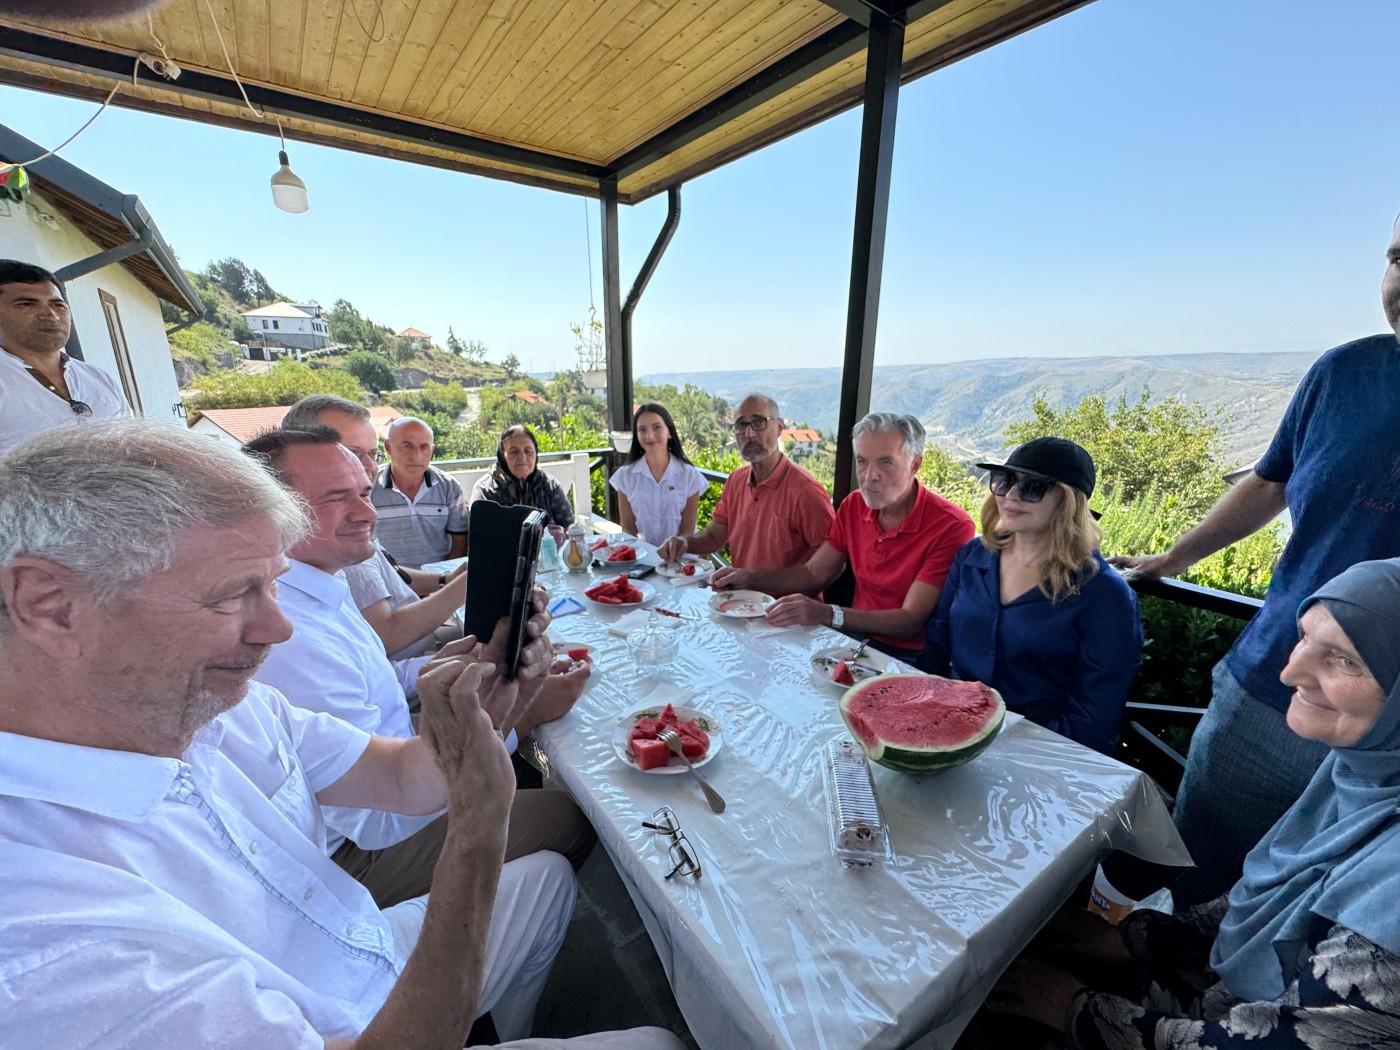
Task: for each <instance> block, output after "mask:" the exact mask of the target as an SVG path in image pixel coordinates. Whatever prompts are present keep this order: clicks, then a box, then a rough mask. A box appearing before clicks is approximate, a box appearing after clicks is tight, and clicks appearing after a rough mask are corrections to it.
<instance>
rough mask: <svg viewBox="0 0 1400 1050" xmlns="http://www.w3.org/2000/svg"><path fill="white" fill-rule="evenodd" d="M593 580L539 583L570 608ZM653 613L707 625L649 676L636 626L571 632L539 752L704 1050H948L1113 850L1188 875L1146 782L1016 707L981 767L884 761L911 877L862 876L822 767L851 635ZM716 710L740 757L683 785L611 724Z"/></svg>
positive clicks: (583, 622)
mask: <svg viewBox="0 0 1400 1050" xmlns="http://www.w3.org/2000/svg"><path fill="white" fill-rule="evenodd" d="M597 579H598V577H590V576H571V575H568V574H566V573H563V572H559V573H553V574H550V575H548V576H544V577H542V578H541V582H542V583H544V584H545V585H546V586H549V587H550V588H551V589H552V590H553V592H554V593H555V594H560V593H565V592H571V593H578V592H581V591H582V590H583V589H584V588H585V587H587V586H590V585H591V584H592V583H594V582H597ZM647 582H648V583H651V584H652V585H653V586H654V587H655V588H656V590H657V594H658V597H657V600H656V603H655V604H659V605H662V606H665V607H667V608H671V609H676V610H683V611H685V612H686V613H687V614H688V615H696V616H699V617H700V618H699V619H696V620H685V621H683V622H682V623H681V625H680V627H679V628H678V629H677V631H678V635H679V637H680V639H681V643H682V647H681V656H680V658H679V659H678V661H677V662H676V664H675V665H674V667H673V668H670V669H668V670H667V671H666V672H665V673H664V674H663V675H655V674H651V675H643V674H639V673H638V671H637V670H636V668H634V666H633V665H632V662H631V660H630V658H629V657H628V653H627V645H626V642H625V641H624V640H622V639H620V638H618V637H615V636H614V635H612V634H610V633H609V632H608V631H607V625H608V624H609V623H610V622H612V621H615V620H616V619H617V618H618V617H620V616H621V615H622V613H621V612H614V611H606V612H604V611H597V612H595V611H593V610H591V609H590V611H589V612H588V613H586V614H578V615H573V616H568V617H564V618H561V619H559V620H557V621H556V622H555V624H554V625H553V627H552V628H551V629H550V634H551V636H552V637H553V638H554V639H556V640H568V641H580V642H586V643H588V644H590V645H594V646H596V647H597V649H598V666H597V670H596V671H595V674H594V676H593V678H592V680H590V683H589V685H588V687H587V689H586V691H585V692H584V695H583V697H582V698H581V699H580V701H579V703H578V705H577V706H576V708H575V709H574V710H573V711H572V712H571V713H570V714H569V715H567V716H566V717H564V718H562V719H560V720H559V721H557V722H554V723H550V724H548V725H546V726H542V727H540V728H539V729H538V730H537V731H536V734H535V735H536V741H535V743H536V757H537V759H538V760H539V761H540V762H541V763H542V764H543V765H544V767H545V769H546V773H547V775H548V776H549V777H551V778H552V779H556V780H557V781H560V782H562V784H563V785H564V786H566V787H567V788H568V790H569V791H570V792H571V793H572V794H573V795H574V797H575V798H576V799H577V800H578V802H579V805H580V806H582V808H583V811H584V812H585V813H586V814H587V816H588V817H589V819H590V820H591V821H592V822H593V824H594V826H595V827H596V828H597V830H598V835H599V838H600V840H601V841H602V843H603V845H604V847H605V848H606V849H607V851H608V853H609V854H610V855H611V857H612V859H613V861H614V862H615V864H616V866H617V869H618V871H619V873H620V874H621V875H622V878H623V881H624V882H625V883H626V885H627V887H628V890H629V891H630V892H631V894H632V898H633V900H634V901H635V902H636V904H637V908H638V910H639V911H640V913H641V915H642V919H643V921H644V922H645V924H646V927H647V930H648V932H649V933H650V935H651V938H652V940H653V942H654V943H655V945H656V949H657V952H658V954H659V955H660V957H661V960H662V963H663V964H664V965H665V967H666V971H667V976H668V977H669V978H670V982H671V987H672V988H673V989H674V990H675V994H676V999H677V1001H678V1002H679V1004H680V1007H681V1011H682V1012H683V1013H684V1015H685V1018H686V1021H687V1023H688V1024H689V1026H690V1029H691V1032H692V1033H693V1035H694V1036H695V1039H696V1040H697V1042H698V1043H699V1044H700V1045H701V1046H702V1047H705V1048H706V1050H741V1048H745V1047H793V1048H797V1050H814V1048H818V1047H829V1048H831V1050H856V1048H860V1047H872V1048H874V1047H899V1046H907V1045H911V1044H914V1043H917V1045H918V1046H919V1047H927V1048H939V1047H949V1046H951V1045H952V1044H953V1042H954V1041H955V1040H956V1038H957V1035H958V1033H959V1032H960V1031H961V1029H962V1027H963V1025H965V1024H966V1022H967V1020H968V1018H969V1017H970V1015H971V1013H972V1011H973V1010H975V1008H976V1006H977V1005H978V1004H979V1003H980V1002H981V1000H982V998H983V997H984V996H985V994H986V992H987V990H988V989H989V988H990V987H991V985H992V983H993V982H994V981H995V980H996V978H997V977H998V975H999V974H1000V973H1001V971H1002V970H1003V969H1004V968H1005V966H1006V965H1007V964H1008V963H1009V962H1010V961H1011V960H1012V959H1013V958H1014V957H1015V955H1016V954H1017V953H1018V952H1019V951H1020V949H1021V948H1022V947H1023V946H1024V945H1025V944H1026V943H1027V942H1028V941H1029V940H1030V938H1031V937H1032V936H1033V935H1034V934H1035V932H1036V931H1037V930H1038V929H1039V928H1040V926H1041V925H1042V924H1043V923H1044V922H1045V921H1046V920H1047V919H1048V918H1049V917H1050V915H1051V914H1052V913H1053V912H1054V911H1055V909H1056V908H1057V907H1058V906H1059V905H1060V904H1061V903H1062V902H1063V901H1064V900H1065V898H1066V896H1067V894H1068V893H1069V892H1070V890H1071V889H1072V888H1073V887H1074V885H1075V884H1076V883H1077V882H1078V881H1079V880H1080V879H1081V878H1082V877H1083V876H1084V875H1085V874H1086V873H1087V872H1089V871H1090V870H1092V868H1093V865H1094V863H1095V861H1096V860H1097V859H1099V858H1101V857H1102V856H1103V855H1104V854H1105V853H1106V852H1107V851H1108V850H1109V849H1110V848H1114V847H1116V848H1126V849H1128V850H1130V851H1132V852H1134V853H1137V854H1139V855H1141V856H1143V857H1145V858H1146V859H1149V860H1154V861H1157V862H1160V863H1175V864H1185V863H1189V858H1188V857H1187V855H1186V852H1185V850H1184V848H1183V847H1182V845H1181V840H1180V839H1179V838H1178V837H1177V835H1176V831H1175V829H1174V828H1173V827H1172V824H1171V821H1170V818H1169V817H1168V815H1167V811H1166V808H1165V806H1164V805H1163V802H1162V799H1161V796H1160V793H1159V792H1158V791H1157V789H1156V788H1155V786H1154V785H1153V784H1152V783H1151V781H1149V780H1148V779H1147V778H1146V777H1144V776H1143V775H1142V774H1140V773H1138V772H1137V771H1136V770H1133V769H1131V768H1129V767H1127V766H1124V765H1122V764H1121V763H1119V762H1116V761H1114V760H1112V759H1109V758H1105V757H1104V756H1102V755H1099V754H1096V753H1094V752H1092V751H1089V750H1087V749H1085V748H1083V747H1081V746H1080V745H1078V744H1075V743H1072V742H1070V741H1068V740H1066V739H1064V738H1063V737H1060V736H1058V735H1056V734H1054V733H1051V732H1049V731H1048V730H1045V729H1043V728H1041V727H1039V726H1036V725H1034V724H1032V723H1030V722H1026V721H1024V720H1021V719H1019V718H1018V717H1016V716H1008V718H1007V724H1006V727H1005V728H1004V729H1003V731H1002V733H1001V734H1000V736H999V737H998V739H997V740H996V742H995V743H993V745H992V746H991V747H990V748H989V749H988V750H987V751H985V752H983V754H982V755H980V756H979V757H978V758H977V759H975V760H974V761H973V762H971V763H970V764H968V765H966V766H962V767H960V768H957V769H953V770H949V771H946V772H943V773H940V774H936V775H933V776H929V777H913V776H908V775H905V774H901V773H897V772H894V771H892V770H887V769H883V768H881V767H878V766H877V767H873V768H874V772H875V783H876V789H877V791H878V793H879V796H880V802H881V805H882V806H883V807H884V812H885V818H886V822H887V823H888V825H889V827H890V832H891V837H892V839H893V846H894V853H895V858H896V859H895V862H894V864H893V865H888V866H886V867H884V868H882V869H873V870H871V869H845V868H843V867H842V866H841V864H840V863H839V862H838V861H837V860H836V859H835V858H834V857H833V856H832V854H831V849H830V845H829V842H828V831H827V815H826V802H825V797H824V790H823V786H822V776H821V765H820V758H821V752H822V749H823V748H824V747H825V745H826V744H827V743H828V742H829V741H830V740H832V739H833V738H835V737H837V736H838V735H844V734H845V727H844V725H843V723H842V722H841V717H840V714H839V712H838V711H837V699H838V697H839V695H840V693H839V691H838V690H837V689H835V688H834V687H827V686H823V685H820V684H818V683H817V682H815V681H813V679H812V678H811V671H810V665H809V663H808V658H809V657H810V655H811V654H812V653H814V652H816V651H817V650H818V649H820V648H822V647H824V646H829V645H834V644H839V643H842V642H845V641H847V639H845V638H844V636H841V635H838V634H836V633H835V632H832V631H830V630H827V629H825V628H820V629H814V628H801V629H798V630H794V631H788V632H781V633H773V634H759V633H756V632H753V631H751V630H749V629H748V627H747V626H746V624H745V623H744V622H742V621H734V620H720V619H718V618H716V617H714V616H713V615H712V614H710V613H708V611H707V608H706V602H707V601H708V599H709V597H710V596H711V594H712V592H711V591H709V590H708V589H706V588H699V587H694V586H691V587H683V588H672V587H671V586H670V585H669V583H667V582H666V581H665V580H664V579H662V578H660V577H659V575H658V574H655V573H654V574H652V575H651V576H648V577H647ZM666 700H672V701H675V702H677V703H685V704H686V705H688V706H690V707H694V708H697V709H700V710H703V711H705V712H708V713H710V714H712V715H713V716H714V717H715V718H716V719H718V720H719V722H720V724H721V725H722V727H723V731H724V746H723V749H722V750H721V751H720V752H719V753H717V754H716V755H715V756H714V758H713V760H712V761H711V762H709V763H708V764H707V765H706V766H705V767H704V770H703V772H704V773H705V774H706V776H707V777H708V778H709V780H710V782H711V783H712V784H713V785H714V786H715V788H716V789H717V790H718V791H719V792H720V793H721V794H722V795H723V796H724V797H725V799H726V801H727V802H728V808H727V810H726V811H725V812H724V813H723V814H715V813H712V812H711V811H710V809H709V807H708V806H707V805H706V804H705V801H704V799H703V798H702V796H701V794H700V791H699V789H698V787H697V786H696V785H695V784H694V782H693V781H692V780H691V779H690V777H689V776H687V775H679V776H660V775H655V774H646V773H642V772H639V771H638V770H636V769H634V768H632V767H630V766H628V765H627V764H625V763H624V762H623V761H622V760H620V759H619V758H618V757H617V755H616V754H615V752H614V749H613V743H612V740H613V736H614V731H615V729H616V727H617V726H618V724H619V723H620V722H621V721H622V720H623V718H624V717H625V716H626V715H627V714H628V713H629V712H633V711H636V710H637V709H639V708H642V707H645V706H648V705H649V704H651V703H662V702H665V701H666ZM661 805H669V806H670V807H671V808H672V809H673V810H674V811H675V812H676V814H677V816H678V817H679V818H680V822H681V825H682V828H683V830H684V831H685V834H686V836H687V837H688V838H689V839H690V841H691V842H692V843H693V844H694V845H695V847H696V848H697V852H698V853H699V855H700V859H701V862H702V864H703V866H704V872H703V876H702V877H701V878H700V879H698V880H697V879H694V878H682V877H679V876H678V877H676V878H674V879H671V880H666V879H665V878H664V877H663V876H664V875H665V873H666V872H667V871H668V870H670V865H669V864H668V863H667V851H666V845H665V840H664V839H663V840H660V841H658V840H657V839H656V838H655V837H654V836H653V833H652V832H650V831H647V830H645V829H644V828H642V827H641V821H642V820H643V819H645V818H646V817H647V816H648V815H649V814H650V813H651V812H652V811H653V810H655V809H656V808H657V807H658V806H661Z"/></svg>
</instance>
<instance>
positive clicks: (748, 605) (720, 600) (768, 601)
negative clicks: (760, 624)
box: [710, 591, 777, 620]
mask: <svg viewBox="0 0 1400 1050" xmlns="http://www.w3.org/2000/svg"><path fill="white" fill-rule="evenodd" d="M775 601H777V599H776V598H774V597H773V596H772V595H771V594H764V593H763V592H762V591H716V592H715V594H714V596H713V597H712V598H711V599H710V608H711V609H713V610H714V611H715V612H717V613H719V614H720V615H721V616H729V617H732V618H733V619H736V620H751V619H753V618H754V617H755V616H762V615H763V614H764V613H765V612H767V610H768V606H770V605H772V604H773V603H774V602H775ZM731 603H733V607H732V608H726V606H729V605H730V604H731Z"/></svg>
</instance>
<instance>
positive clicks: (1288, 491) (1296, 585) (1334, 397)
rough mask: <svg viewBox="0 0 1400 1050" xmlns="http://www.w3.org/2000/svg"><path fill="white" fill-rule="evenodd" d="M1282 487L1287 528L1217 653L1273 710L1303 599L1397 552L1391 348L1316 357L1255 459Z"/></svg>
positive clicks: (1398, 388)
mask: <svg viewBox="0 0 1400 1050" xmlns="http://www.w3.org/2000/svg"><path fill="white" fill-rule="evenodd" d="M1254 472H1255V473H1256V474H1258V475H1259V476H1260V477H1261V478H1263V479H1264V480H1265V481H1273V482H1278V483H1280V484H1282V485H1284V486H1285V488H1284V493H1285V495H1286V497H1287V500H1288V511H1289V515H1290V516H1291V517H1292V519H1293V534H1292V535H1291V536H1290V537H1289V538H1288V545H1287V546H1286V547H1285V548H1284V550H1283V554H1282V556H1281V557H1280V558H1279V560H1278V565H1277V566H1276V567H1275V568H1274V575H1273V579H1272V581H1271V582H1270V583H1269V592H1268V594H1267V595H1266V596H1265V598H1264V608H1262V609H1261V610H1259V613H1258V614H1257V615H1256V616H1255V617H1254V619H1253V620H1251V621H1250V622H1249V625H1248V626H1246V627H1245V629H1244V633H1243V634H1241V635H1240V637H1239V640H1238V641H1236V642H1235V646H1234V648H1233V649H1231V650H1230V651H1229V652H1228V653H1227V654H1226V655H1225V666H1226V667H1227V668H1229V670H1230V673H1231V674H1232V675H1234V676H1235V680H1236V681H1237V682H1239V683H1240V685H1241V686H1243V687H1244V689H1245V691H1246V692H1248V693H1249V694H1250V695H1251V696H1253V697H1255V698H1256V699H1258V700H1261V701H1263V702H1264V703H1267V704H1269V705H1271V706H1273V707H1276V708H1278V709H1279V710H1280V711H1283V710H1286V709H1287V707H1288V702H1289V698H1290V697H1291V696H1292V695H1293V690H1292V689H1290V688H1289V687H1288V686H1286V685H1284V684H1283V683H1282V682H1280V681H1279V677H1278V676H1279V672H1281V671H1282V670H1283V668H1284V665H1285V664H1286V663H1288V654H1289V652H1290V651H1291V650H1292V649H1293V646H1294V644H1295V643H1296V642H1297V641H1298V627H1297V620H1296V617H1297V614H1298V606H1299V605H1300V604H1301V603H1302V601H1303V599H1304V598H1306V597H1308V595H1310V594H1312V592H1313V591H1315V590H1317V589H1318V588H1319V587H1321V586H1322V585H1323V584H1324V583H1326V582H1327V581H1328V580H1330V579H1332V577H1334V576H1336V575H1337V574H1338V573H1340V572H1342V571H1343V570H1344V569H1346V568H1348V567H1350V566H1352V565H1355V564H1356V563H1357V562H1359V561H1372V560H1374V559H1376V558H1394V557H1397V556H1400V510H1397V507H1400V345H1397V344H1396V340H1395V336H1394V335H1393V334H1392V335H1373V336H1369V337H1368V338H1366V339H1358V340H1357V341H1356V342H1354V343H1347V344H1345V345H1344V346H1339V347H1337V348H1336V349H1334V350H1329V351H1327V353H1325V354H1323V355H1322V356H1321V357H1320V358H1318V359H1317V361H1316V363H1314V364H1313V366H1312V368H1310V369H1308V374H1307V375H1306V376H1304V377H1303V381H1302V383H1300V384H1299V386H1298V390H1297V391H1296V392H1295V393H1294V395H1293V400H1292V401H1291V402H1290V403H1289V405H1288V410H1287V411H1286V412H1285V413H1284V415H1283V422H1282V423H1280V424H1279V428H1278V433H1277V434H1275V435H1274V440H1273V442H1272V443H1271V444H1270V445H1269V449H1268V451H1267V452H1265V453H1264V456H1263V458H1262V459H1260V460H1259V462H1258V463H1256V464H1255V465H1254Z"/></svg>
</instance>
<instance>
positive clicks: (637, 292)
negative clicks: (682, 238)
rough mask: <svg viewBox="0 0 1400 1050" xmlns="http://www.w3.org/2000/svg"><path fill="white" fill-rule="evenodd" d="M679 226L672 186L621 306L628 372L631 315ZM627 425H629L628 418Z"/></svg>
mask: <svg viewBox="0 0 1400 1050" xmlns="http://www.w3.org/2000/svg"><path fill="white" fill-rule="evenodd" d="M680 224H681V188H680V187H679V186H672V187H671V188H670V189H669V190H667V191H666V221H665V222H663V223H662V224H661V230H660V232H659V233H657V235H656V241H655V243H654V244H652V246H651V251H649V252H648V253H647V257H646V261H645V262H643V263H642V268H641V269H640V270H638V271H637V279H636V280H635V281H633V282H632V290H631V291H630V292H628V293H627V301H626V302H625V303H623V304H622V356H623V358H624V359H625V360H626V361H627V366H628V368H629V370H630V368H631V367H632V314H633V313H634V312H635V311H636V309H637V304H638V303H639V302H641V299H642V293H643V292H644V291H646V290H647V284H648V283H649V282H650V281H651V275H652V274H653V273H655V272H656V265H657V263H659V262H660V261H661V256H663V255H665V254H666V247H667V245H669V244H670V243H671V238H672V237H674V236H675V234H676V227H677V226H679V225H680ZM628 425H629V426H630V425H631V420H630V418H629V420H628Z"/></svg>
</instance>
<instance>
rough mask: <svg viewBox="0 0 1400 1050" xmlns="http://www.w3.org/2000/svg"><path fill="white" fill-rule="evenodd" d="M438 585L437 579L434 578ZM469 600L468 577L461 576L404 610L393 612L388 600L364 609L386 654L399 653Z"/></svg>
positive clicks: (362, 613)
mask: <svg viewBox="0 0 1400 1050" xmlns="http://www.w3.org/2000/svg"><path fill="white" fill-rule="evenodd" d="M433 584H434V586H436V584H437V577H436V576H434V577H433ZM466 600H467V578H466V577H465V576H458V577H457V578H456V579H454V580H452V581H451V582H450V583H448V584H447V585H446V586H445V587H443V588H441V589H440V590H437V591H435V592H434V593H432V594H430V595H428V596H427V597H426V598H423V599H421V600H419V601H416V602H412V603H410V604H409V605H405V606H403V607H402V608H400V609H391V608H390V607H389V600H388V599H387V598H385V599H383V600H382V601H377V602H375V603H374V604H373V605H370V606H367V607H366V608H364V609H361V610H360V615H361V616H363V617H364V618H365V620H366V622H368V624H369V625H370V626H371V627H373V628H374V633H375V634H377V635H379V640H380V641H382V642H383V643H384V651H385V652H386V653H396V652H398V651H399V650H400V649H403V648H404V647H406V646H409V645H412V644H413V643H414V642H416V641H418V639H420V638H426V637H427V636H428V635H430V634H432V633H433V632H434V631H435V630H437V629H438V628H439V627H441V626H442V625H443V623H444V622H445V621H446V620H447V619H448V618H449V617H450V616H451V615H452V614H453V613H454V612H456V611H457V610H458V609H460V608H461V607H462V604H463V603H464V602H465V601H466Z"/></svg>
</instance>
